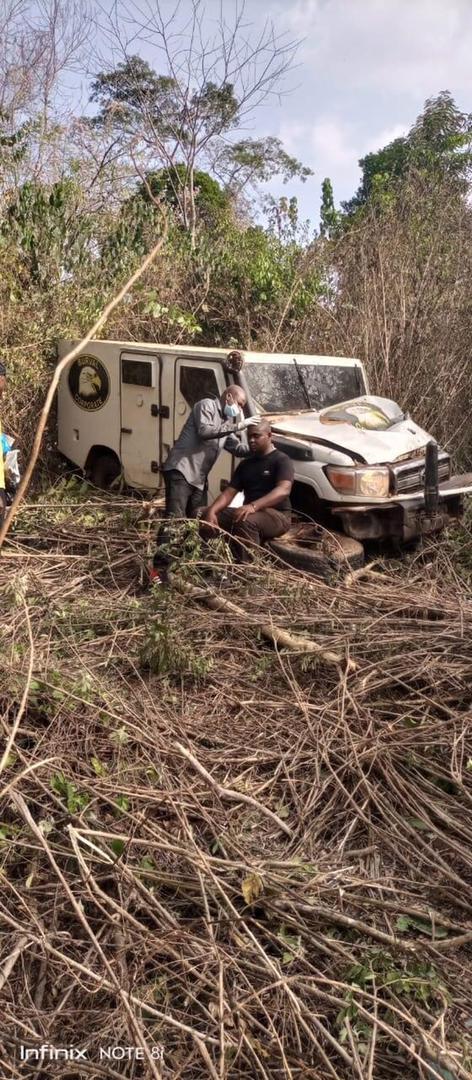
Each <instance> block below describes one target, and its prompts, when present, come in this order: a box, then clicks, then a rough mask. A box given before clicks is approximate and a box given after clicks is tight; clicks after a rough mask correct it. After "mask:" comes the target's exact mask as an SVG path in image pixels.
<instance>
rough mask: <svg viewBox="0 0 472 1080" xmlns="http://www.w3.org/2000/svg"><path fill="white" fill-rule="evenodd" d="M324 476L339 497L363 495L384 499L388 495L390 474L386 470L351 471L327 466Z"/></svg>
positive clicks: (335, 466)
mask: <svg viewBox="0 0 472 1080" xmlns="http://www.w3.org/2000/svg"><path fill="white" fill-rule="evenodd" d="M326 475H327V477H328V480H329V482H330V484H331V485H332V487H334V489H335V491H339V493H340V495H365V496H367V497H368V498H369V497H370V498H375V499H385V498H386V497H387V495H388V493H389V487H390V473H389V470H388V469H386V468H382V467H381V468H375V469H351V468H347V469H344V468H338V466H337V465H328V466H327V469H326Z"/></svg>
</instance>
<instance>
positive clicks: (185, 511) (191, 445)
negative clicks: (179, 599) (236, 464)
mask: <svg viewBox="0 0 472 1080" xmlns="http://www.w3.org/2000/svg"><path fill="white" fill-rule="evenodd" d="M245 404H246V394H245V393H244V390H243V389H242V388H241V387H240V386H237V385H236V384H234V383H233V384H232V385H231V386H228V387H227V388H226V390H225V391H224V392H223V394H222V395H221V397H220V398H210V397H207V398H202V400H201V401H197V403H196V404H195V405H194V406H193V408H192V411H191V413H190V416H189V417H188V418H187V420H186V422H185V424H184V426H183V428H182V431H181V432H180V435H179V437H178V439H177V441H176V442H175V443H174V446H173V447H172V450H171V451H170V454H169V456H168V458H167V460H166V461H165V462H164V465H163V466H162V471H163V473H164V484H165V509H164V518H195V517H196V516H197V513H198V511H199V510H200V509H201V507H202V506H203V505H204V503H205V502H206V493H207V488H208V473H209V472H210V469H212V468H213V465H214V464H215V461H216V460H217V458H218V457H219V455H220V453H221V451H222V450H229V452H230V453H231V454H234V455H235V457H247V456H248V454H250V452H251V451H250V450H248V448H247V446H246V445H245V444H244V443H243V442H242V441H241V438H240V434H241V432H242V431H244V430H245V428H247V427H249V425H250V424H252V423H254V421H255V420H258V419H259V418H258V417H254V416H249V417H247V418H244V416H243V409H244V406H245ZM169 536H170V533H169V529H168V528H166V527H164V528H163V529H162V530H161V531H160V532H159V534H158V537H157V551H156V553H155V555H154V565H153V570H152V571H151V580H152V581H154V582H155V583H159V581H160V580H161V578H162V575H163V574H164V572H165V569H166V566H167V563H168V558H167V557H166V556H165V555H164V553H163V552H162V550H160V549H162V547H164V545H166V544H167V543H168V540H169Z"/></svg>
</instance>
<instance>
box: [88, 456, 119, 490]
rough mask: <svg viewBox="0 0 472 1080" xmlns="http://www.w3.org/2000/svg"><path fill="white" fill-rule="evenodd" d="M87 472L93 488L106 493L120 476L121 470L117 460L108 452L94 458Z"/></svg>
mask: <svg viewBox="0 0 472 1080" xmlns="http://www.w3.org/2000/svg"><path fill="white" fill-rule="evenodd" d="M87 471H88V477H89V479H90V481H91V483H92V484H94V485H95V487H97V488H101V489H102V491H107V490H108V488H109V487H111V485H112V483H113V481H114V480H116V478H117V476H119V475H120V471H121V469H120V463H119V461H118V458H117V457H116V456H115V454H112V453H111V452H110V453H108V454H100V456H99V457H96V458H94V460H93V462H92V464H91V466H90V468H89V469H88V470H87Z"/></svg>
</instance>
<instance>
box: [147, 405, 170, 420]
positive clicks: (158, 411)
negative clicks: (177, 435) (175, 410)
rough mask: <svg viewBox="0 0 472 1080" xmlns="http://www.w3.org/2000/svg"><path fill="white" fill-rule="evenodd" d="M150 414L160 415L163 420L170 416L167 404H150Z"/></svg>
mask: <svg viewBox="0 0 472 1080" xmlns="http://www.w3.org/2000/svg"><path fill="white" fill-rule="evenodd" d="M151 416H161V417H162V419H163V420H168V419H169V417H170V410H169V406H168V405H161V406H159V405H151Z"/></svg>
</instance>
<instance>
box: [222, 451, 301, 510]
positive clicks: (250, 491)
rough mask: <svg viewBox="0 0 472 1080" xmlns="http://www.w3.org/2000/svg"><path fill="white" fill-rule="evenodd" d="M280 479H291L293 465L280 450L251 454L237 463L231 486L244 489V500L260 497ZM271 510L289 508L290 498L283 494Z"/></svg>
mask: <svg viewBox="0 0 472 1080" xmlns="http://www.w3.org/2000/svg"><path fill="white" fill-rule="evenodd" d="M281 480H293V465H292V462H291V461H290V458H289V457H287V455H286V454H283V453H282V451H281V450H272V451H271V453H270V454H263V455H258V454H252V455H251V457H248V458H245V459H244V461H242V462H241V464H240V465H238V467H237V469H236V470H235V472H234V475H233V478H232V480H231V487H233V488H236V490H237V491H244V502H245V503H252V502H255V501H256V499H262V497H263V496H264V495H268V494H269V491H272V490H273V488H275V487H277V484H280V481H281ZM272 509H273V510H290V499H289V497H288V495H284V496H283V497H282V498H281V500H280V502H278V503H277V505H276V506H274V507H272Z"/></svg>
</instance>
